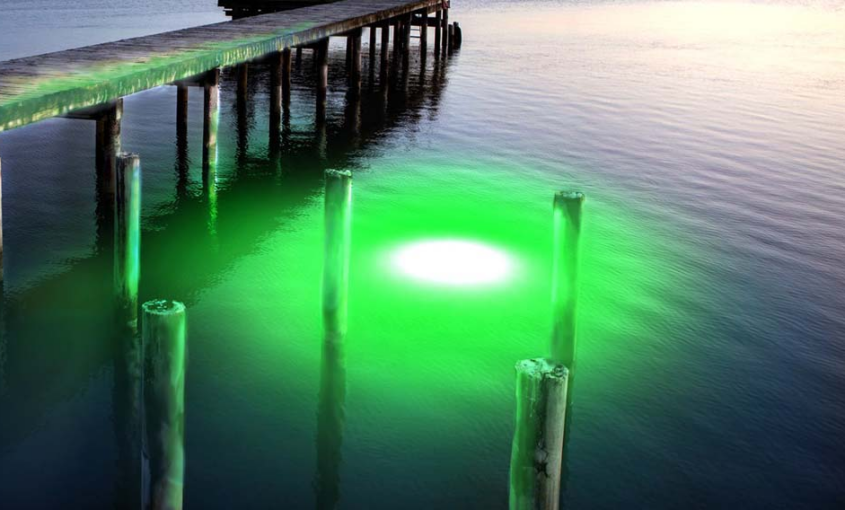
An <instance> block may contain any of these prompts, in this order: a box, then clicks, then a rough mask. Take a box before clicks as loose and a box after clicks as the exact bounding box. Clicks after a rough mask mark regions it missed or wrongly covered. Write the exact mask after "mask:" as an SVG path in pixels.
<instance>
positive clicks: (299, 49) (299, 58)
mask: <svg viewBox="0 0 845 510" xmlns="http://www.w3.org/2000/svg"><path fill="white" fill-rule="evenodd" d="M301 66H302V46H297V47H296V68H297V69H299V68H300V67H301Z"/></svg>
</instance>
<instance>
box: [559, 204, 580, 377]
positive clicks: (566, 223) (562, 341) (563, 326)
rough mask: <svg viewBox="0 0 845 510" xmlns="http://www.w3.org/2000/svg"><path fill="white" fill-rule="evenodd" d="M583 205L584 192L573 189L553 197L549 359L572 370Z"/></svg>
mask: <svg viewBox="0 0 845 510" xmlns="http://www.w3.org/2000/svg"><path fill="white" fill-rule="evenodd" d="M583 204H584V194H583V193H580V192H577V191H561V192H559V193H556V194H555V197H554V220H553V239H554V240H553V250H554V251H553V254H552V348H551V358H552V359H553V360H554V361H556V362H558V363H563V364H564V365H565V366H566V367H567V368H568V369H569V370H570V371H572V372H574V370H575V319H576V312H577V304H578V260H579V255H580V239H581V209H582V206H583Z"/></svg>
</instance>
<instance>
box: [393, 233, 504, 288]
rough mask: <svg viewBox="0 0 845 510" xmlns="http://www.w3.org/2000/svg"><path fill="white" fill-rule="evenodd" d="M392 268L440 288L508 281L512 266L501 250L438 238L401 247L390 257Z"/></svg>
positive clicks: (469, 242) (463, 241)
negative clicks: (443, 286)
mask: <svg viewBox="0 0 845 510" xmlns="http://www.w3.org/2000/svg"><path fill="white" fill-rule="evenodd" d="M391 262H392V264H393V267H394V268H396V269H398V270H399V271H401V272H402V273H404V274H406V275H408V276H410V277H412V278H415V279H417V280H424V281H428V282H432V283H436V284H440V285H454V286H469V285H485V284H491V283H495V282H499V281H502V280H505V279H507V278H508V276H509V275H510V274H511V272H512V271H513V263H512V262H511V260H510V258H509V257H508V256H507V255H506V254H505V253H504V252H502V251H500V250H498V249H496V248H493V247H491V246H488V245H485V244H482V243H478V242H475V241H465V240H460V239H440V240H429V241H419V242H416V243H413V244H409V245H405V246H402V247H401V248H400V249H398V250H397V251H396V252H394V253H393V255H392V257H391Z"/></svg>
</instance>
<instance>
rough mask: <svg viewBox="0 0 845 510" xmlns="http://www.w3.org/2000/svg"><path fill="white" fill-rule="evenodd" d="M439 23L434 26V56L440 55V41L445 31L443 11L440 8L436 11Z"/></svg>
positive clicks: (435, 15) (435, 16)
mask: <svg viewBox="0 0 845 510" xmlns="http://www.w3.org/2000/svg"><path fill="white" fill-rule="evenodd" d="M434 18H435V19H436V20H437V21H436V23H437V25H436V26H435V27H434V56H435V57H437V56H440V41H441V38H442V33H443V13H442V12H441V11H440V8H439V7H438V8H437V11H436V12H435V13H434Z"/></svg>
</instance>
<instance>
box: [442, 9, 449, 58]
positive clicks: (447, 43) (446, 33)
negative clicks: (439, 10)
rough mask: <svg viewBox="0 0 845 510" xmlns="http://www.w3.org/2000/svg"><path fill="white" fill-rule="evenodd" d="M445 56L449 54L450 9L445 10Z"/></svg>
mask: <svg viewBox="0 0 845 510" xmlns="http://www.w3.org/2000/svg"><path fill="white" fill-rule="evenodd" d="M442 42H443V48H442V51H443V55H446V54H447V53H448V49H449V7H448V6H447V7H444V8H443V41H442Z"/></svg>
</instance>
